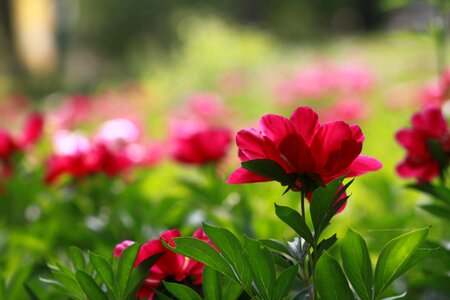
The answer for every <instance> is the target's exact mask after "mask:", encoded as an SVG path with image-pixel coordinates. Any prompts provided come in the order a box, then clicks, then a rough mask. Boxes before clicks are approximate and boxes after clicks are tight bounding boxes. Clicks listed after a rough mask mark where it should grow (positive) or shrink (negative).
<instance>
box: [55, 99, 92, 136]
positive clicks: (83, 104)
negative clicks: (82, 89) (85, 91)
mask: <svg viewBox="0 0 450 300" xmlns="http://www.w3.org/2000/svg"><path fill="white" fill-rule="evenodd" d="M92 109H93V104H92V98H91V97H89V96H86V95H81V94H78V95H73V96H70V97H69V98H67V99H66V100H64V102H63V104H62V106H61V107H60V108H59V109H58V110H56V111H54V112H52V113H51V114H50V118H51V120H52V122H53V123H55V125H56V127H57V128H58V129H72V128H74V127H76V126H77V125H78V124H80V123H82V122H84V121H85V120H87V119H88V118H89V116H90V115H91V114H92Z"/></svg>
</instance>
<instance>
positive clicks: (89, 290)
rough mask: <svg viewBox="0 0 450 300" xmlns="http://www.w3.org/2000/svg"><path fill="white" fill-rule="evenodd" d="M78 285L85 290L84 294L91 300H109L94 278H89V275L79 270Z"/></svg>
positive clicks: (77, 275) (76, 274)
mask: <svg viewBox="0 0 450 300" xmlns="http://www.w3.org/2000/svg"><path fill="white" fill-rule="evenodd" d="M75 277H76V278H77V281H78V283H79V284H80V286H81V288H82V289H83V291H84V293H85V294H86V296H87V297H88V299H90V300H108V297H107V296H106V294H105V293H104V292H103V291H102V290H101V289H100V287H99V286H98V285H97V284H96V283H95V280H94V278H92V277H91V276H89V274H88V273H86V272H84V271H82V270H78V271H77V272H76V273H75Z"/></svg>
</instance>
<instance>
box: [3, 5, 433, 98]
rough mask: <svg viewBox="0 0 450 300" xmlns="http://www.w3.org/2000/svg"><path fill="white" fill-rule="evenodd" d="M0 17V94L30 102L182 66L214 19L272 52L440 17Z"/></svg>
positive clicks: (305, 11)
mask: <svg viewBox="0 0 450 300" xmlns="http://www.w3.org/2000/svg"><path fill="white" fill-rule="evenodd" d="M0 13H1V15H0V17H1V32H0V41H1V44H0V51H1V52H0V53H1V57H2V60H1V65H0V68H1V69H0V72H1V73H0V76H1V84H2V87H3V88H2V92H3V93H5V92H9V91H16V92H20V93H26V94H28V95H30V96H32V98H39V97H42V96H45V95H48V94H49V93H52V92H54V91H55V90H58V89H64V90H65V91H71V90H76V91H80V90H92V89H95V87H96V86H98V84H99V83H101V82H104V81H105V80H106V81H114V80H133V79H140V78H142V74H143V73H149V72H152V71H153V70H154V68H155V67H154V65H157V64H160V63H161V62H162V61H166V62H168V61H171V60H172V61H173V60H174V59H177V57H179V55H180V51H182V50H181V49H184V47H186V43H187V42H189V41H191V40H192V39H195V38H198V37H195V36H193V35H198V34H199V33H198V32H196V31H195V30H196V29H194V28H195V27H196V26H197V27H199V26H200V27H202V28H203V26H206V28H203V30H204V31H205V33H204V34H208V28H209V27H211V25H212V24H209V26H208V22H209V23H211V22H216V24H217V22H220V26H222V27H224V28H227V29H228V28H230V29H231V28H233V29H235V30H240V29H241V28H242V29H244V28H245V30H248V31H252V32H257V33H258V34H259V35H264V36H265V37H267V38H270V39H272V40H271V41H270V44H271V45H268V46H271V47H280V45H281V46H292V45H296V46H298V45H306V46H311V45H316V46H318V45H320V44H323V43H326V42H327V41H330V39H331V40H334V39H338V38H343V37H349V36H363V35H364V36H367V35H373V34H375V33H377V32H380V31H392V30H398V29H408V30H414V31H421V32H423V31H425V29H426V28H427V25H428V24H429V22H430V20H431V18H432V17H433V15H434V14H435V12H434V11H433V7H432V6H431V5H430V4H429V3H427V2H424V1H410V2H409V1H406V0H373V1H364V0H335V1H325V0H319V1H308V0H300V1H283V2H282V3H279V2H278V1H270V0H265V1H253V0H248V1H237V0H236V1H214V2H213V3H211V1H203V0H196V1H190V2H185V1H170V2H167V1H158V0H156V1H144V0H137V1H134V2H133V4H129V3H126V2H123V1H120V0H100V1H88V0H16V1H11V0H2V1H1V2H0ZM202 21H204V22H205V24H203V25H199V24H197V25H194V24H195V23H196V22H197V23H198V22H202ZM238 28H239V29H238ZM211 30H213V29H211ZM211 34H212V32H211ZM211 38H216V39H218V38H220V36H214V35H213V34H212V36H211ZM211 43H214V41H211ZM228 47H229V50H231V51H233V48H235V47H236V45H232V44H230V45H228ZM204 51H205V52H206V51H207V49H204ZM210 55H212V54H210Z"/></svg>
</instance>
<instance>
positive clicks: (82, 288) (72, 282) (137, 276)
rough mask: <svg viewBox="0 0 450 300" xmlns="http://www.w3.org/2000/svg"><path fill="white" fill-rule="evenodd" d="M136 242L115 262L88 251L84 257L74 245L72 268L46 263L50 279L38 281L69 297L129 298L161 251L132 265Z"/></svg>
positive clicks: (116, 299) (124, 299) (136, 247)
mask: <svg viewBox="0 0 450 300" xmlns="http://www.w3.org/2000/svg"><path fill="white" fill-rule="evenodd" d="M139 248H140V245H139V244H133V245H131V246H129V247H127V248H126V249H125V250H124V251H123V252H122V254H121V256H120V258H119V261H118V263H117V264H113V263H112V262H110V261H108V260H107V259H106V258H104V257H103V256H100V255H98V254H95V253H92V252H90V253H89V255H88V256H87V257H85V255H84V254H83V252H82V251H81V250H80V249H79V248H77V247H71V248H70V249H69V254H70V258H71V261H72V265H73V268H69V267H66V266H64V265H61V264H57V265H56V266H50V267H51V269H52V275H53V278H54V279H44V278H42V279H41V280H42V282H44V283H47V284H50V285H53V286H56V287H57V288H59V289H61V290H62V291H63V292H64V293H65V294H66V295H67V296H69V297H71V298H73V299H80V300H82V299H90V300H95V299H100V300H101V299H105V300H108V299H109V300H132V299H135V298H136V297H135V295H136V292H137V291H138V290H139V288H140V287H141V285H142V283H143V282H144V280H145V279H146V278H147V277H148V275H149V274H150V268H151V266H152V265H153V264H154V263H155V262H156V261H157V260H158V258H159V257H160V256H161V255H154V256H151V257H149V258H147V259H146V260H144V261H143V262H142V263H140V264H139V265H137V266H134V264H135V260H136V258H137V255H138V252H139ZM112 266H114V267H112Z"/></svg>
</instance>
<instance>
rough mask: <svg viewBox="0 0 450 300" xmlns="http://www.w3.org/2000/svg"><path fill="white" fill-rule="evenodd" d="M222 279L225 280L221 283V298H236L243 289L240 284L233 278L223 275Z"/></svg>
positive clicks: (230, 299)
mask: <svg viewBox="0 0 450 300" xmlns="http://www.w3.org/2000/svg"><path fill="white" fill-rule="evenodd" d="M224 279H225V280H226V282H225V284H224V285H223V287H224V288H223V293H222V299H226V300H236V299H238V298H239V296H240V295H241V294H242V291H243V289H242V287H241V285H240V284H239V283H237V282H236V281H234V280H231V279H228V278H227V277H225V278H224Z"/></svg>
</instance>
